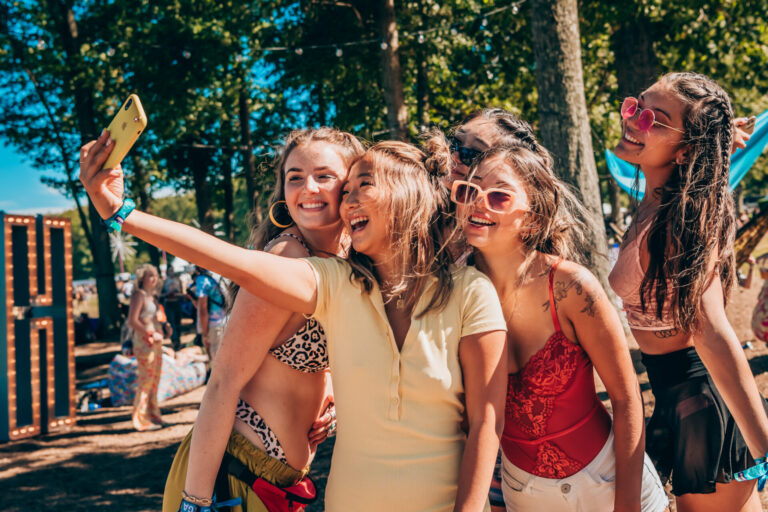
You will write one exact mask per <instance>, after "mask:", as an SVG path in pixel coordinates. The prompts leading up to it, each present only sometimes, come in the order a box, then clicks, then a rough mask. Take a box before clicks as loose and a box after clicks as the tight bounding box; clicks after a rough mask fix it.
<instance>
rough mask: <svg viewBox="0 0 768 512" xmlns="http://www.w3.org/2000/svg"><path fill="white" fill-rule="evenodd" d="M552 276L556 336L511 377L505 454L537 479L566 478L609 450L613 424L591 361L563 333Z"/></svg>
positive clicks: (505, 422) (503, 447) (550, 293)
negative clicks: (596, 383) (606, 442)
mask: <svg viewBox="0 0 768 512" xmlns="http://www.w3.org/2000/svg"><path fill="white" fill-rule="evenodd" d="M556 268H557V263H556V264H555V265H553V266H552V268H551V269H550V271H549V309H550V311H551V312H552V321H553V322H554V324H555V333H554V334H553V335H552V336H551V337H550V338H549V339H548V340H547V342H546V344H545V345H544V346H543V347H542V348H541V350H539V351H538V352H536V353H535V354H534V355H533V356H532V357H531V359H530V360H529V361H528V362H527V363H526V364H525V366H523V368H521V369H520V371H519V372H517V373H513V374H510V375H509V386H508V388H507V403H506V408H505V421H504V434H503V436H502V440H501V447H502V449H503V450H504V455H506V457H507V458H508V459H509V460H510V461H511V462H512V463H513V464H514V465H515V466H517V467H519V468H520V469H523V470H525V471H527V472H528V473H531V474H533V475H536V476H541V477H545V478H565V477H567V476H570V475H573V474H574V473H577V472H578V471H579V470H581V469H582V468H583V467H584V466H586V465H587V464H589V462H590V461H591V460H592V459H594V458H595V456H596V455H597V454H598V452H599V451H600V449H601V448H602V447H603V445H605V441H606V440H607V439H608V435H609V433H610V429H611V419H610V416H609V415H608V413H607V412H606V410H605V408H604V407H603V405H602V404H601V403H600V400H598V398H597V393H596V391H595V380H594V376H593V372H592V362H591V361H590V359H589V357H588V356H587V354H586V353H585V352H584V350H583V349H582V348H581V346H580V345H578V344H576V343H574V342H572V341H570V340H569V339H568V338H566V336H565V335H564V334H563V332H562V331H561V330H560V322H559V321H558V319H557V310H556V309H555V299H554V294H553V292H552V280H553V278H554V274H555V269H556Z"/></svg>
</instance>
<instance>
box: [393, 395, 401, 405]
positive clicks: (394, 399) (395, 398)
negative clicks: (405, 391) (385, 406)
mask: <svg viewBox="0 0 768 512" xmlns="http://www.w3.org/2000/svg"><path fill="white" fill-rule="evenodd" d="M399 401H400V399H399V398H397V397H394V398H393V399H392V403H393V404H397V402H399Z"/></svg>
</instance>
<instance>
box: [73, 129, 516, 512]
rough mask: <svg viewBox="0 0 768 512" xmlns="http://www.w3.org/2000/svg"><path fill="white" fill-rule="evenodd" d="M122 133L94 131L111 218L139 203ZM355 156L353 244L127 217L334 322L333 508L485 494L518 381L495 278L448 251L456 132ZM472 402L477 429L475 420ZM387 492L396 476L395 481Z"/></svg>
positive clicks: (157, 240)
mask: <svg viewBox="0 0 768 512" xmlns="http://www.w3.org/2000/svg"><path fill="white" fill-rule="evenodd" d="M108 140H109V139H108V137H107V136H104V137H102V138H100V139H99V140H98V141H94V142H92V143H89V144H88V145H86V146H84V147H83V150H82V151H83V153H84V154H83V155H82V156H83V163H82V165H81V181H82V182H83V184H84V185H85V188H86V190H87V191H88V193H89V195H90V196H91V198H92V200H93V201H94V204H95V205H97V208H98V210H99V212H100V214H101V215H102V217H104V218H106V219H111V218H112V217H113V216H114V214H115V213H116V212H118V213H119V212H120V211H121V210H122V213H125V204H124V202H123V199H122V194H123V180H122V171H121V170H120V169H119V168H116V169H109V170H101V163H102V162H103V161H104V159H105V158H106V155H107V154H108V153H109V150H110V144H109V143H108ZM427 146H428V147H429V148H430V151H429V152H428V153H424V152H422V151H421V150H419V149H417V148H416V147H414V146H411V145H409V144H405V143H401V142H383V143H379V144H377V145H375V146H373V147H372V148H371V149H369V150H368V151H367V152H366V153H365V155H363V157H361V158H360V159H358V160H356V161H355V162H354V163H353V164H352V167H351V170H350V174H349V178H348V180H347V183H346V184H345V185H344V189H343V199H342V203H341V218H342V220H343V222H344V224H345V226H346V227H347V229H348V230H349V231H350V236H351V241H352V250H351V251H350V255H349V257H348V259H346V260H343V259H340V258H324V259H323V258H309V259H299V260H297V259H291V258H284V257H280V256H277V255H274V254H269V253H264V252H261V251H248V250H245V249H240V248H237V247H234V246H232V245H229V244H227V243H225V242H222V241H220V240H218V239H216V238H214V237H211V236H209V235H206V234H205V233H202V232H200V231H198V230H196V229H194V228H191V227H188V226H184V225H181V224H178V223H174V222H171V221H167V220H163V219H159V218H157V217H153V216H151V215H148V214H145V213H143V212H133V213H131V214H130V215H126V216H125V217H123V219H124V223H123V226H124V229H126V230H127V231H128V232H130V233H132V234H134V235H136V236H138V237H140V238H142V239H144V240H146V241H147V242H149V243H152V244H154V245H156V246H158V247H162V248H164V249H165V250H168V251H170V252H172V253H174V254H177V255H180V256H181V257H184V258H185V259H188V260H189V261H192V262H194V263H196V264H199V265H202V266H204V267H205V268H209V269H211V270H212V271H215V272H217V273H219V274H221V275H222V276H225V277H227V278H230V279H232V280H233V281H234V282H236V283H238V284H240V285H241V286H242V287H243V288H244V289H245V290H247V291H249V292H251V293H253V294H254V295H257V296H260V297H262V298H264V299H265V300H268V301H270V302H272V303H274V304H275V305H277V306H279V307H282V308H284V309H287V310H289V311H296V312H299V313H302V314H306V315H312V316H313V317H314V318H316V319H317V320H318V321H319V322H320V323H321V324H322V325H323V327H324V328H325V331H326V334H327V337H328V354H329V359H330V367H331V372H332V374H333V378H334V395H335V401H336V408H337V413H338V420H339V427H338V439H337V442H336V446H335V451H334V456H333V462H332V465H331V473H330V476H329V479H328V486H327V488H326V504H325V505H326V510H329V511H347V510H354V509H365V510H373V511H375V510H386V511H390V510H393V509H397V510H402V511H408V510H413V511H423V510H436V511H442V510H445V511H449V510H468V511H469V510H472V511H476V510H484V509H485V507H486V505H487V491H488V486H489V484H490V479H491V472H492V469H493V461H494V458H495V456H496V452H497V449H498V441H499V434H500V431H501V427H502V423H503V420H502V412H503V403H504V393H505V384H506V382H505V381H506V356H505V351H506V347H505V335H504V331H505V330H506V326H505V322H504V318H503V315H502V313H501V308H500V305H499V301H498V297H497V295H496V292H495V290H494V288H493V286H492V284H491V283H490V281H489V280H488V279H487V278H486V277H485V276H483V275H482V274H480V273H479V272H478V271H477V270H475V269H473V268H469V267H465V268H455V267H453V266H452V265H451V261H450V257H449V255H448V253H447V251H444V250H443V248H444V245H445V243H444V239H443V238H444V234H445V232H446V229H445V223H446V216H445V215H444V213H445V208H446V206H447V199H448V198H447V194H446V190H445V188H444V187H443V186H442V184H441V180H442V179H443V177H444V176H445V175H446V174H447V172H449V170H450V154H449V150H448V148H447V147H446V146H445V143H444V139H442V136H440V137H436V138H435V139H433V140H431V141H429V143H428V145H427ZM465 409H466V413H467V418H468V423H469V432H468V433H467V434H465V433H464V431H463V430H462V428H461V424H462V419H463V413H464V411H465ZM383 489H384V490H386V492H381V491H382V490H383Z"/></svg>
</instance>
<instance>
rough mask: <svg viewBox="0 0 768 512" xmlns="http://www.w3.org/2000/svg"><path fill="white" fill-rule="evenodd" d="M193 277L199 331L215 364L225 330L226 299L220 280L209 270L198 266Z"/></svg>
mask: <svg viewBox="0 0 768 512" xmlns="http://www.w3.org/2000/svg"><path fill="white" fill-rule="evenodd" d="M193 277H194V279H195V298H196V299H197V302H196V305H197V322H198V327H199V329H198V332H199V333H200V334H201V336H202V341H203V347H204V348H205V351H206V352H207V353H208V357H209V358H210V359H211V364H213V360H214V359H215V358H216V352H217V351H218V350H219V345H220V344H221V334H222V332H223V330H224V322H225V320H226V306H227V304H226V299H225V298H224V293H223V292H222V290H221V287H220V285H219V282H218V281H217V280H216V279H215V278H214V277H213V276H211V274H210V273H209V272H208V271H207V270H205V269H203V268H200V267H196V269H195V273H194V275H193Z"/></svg>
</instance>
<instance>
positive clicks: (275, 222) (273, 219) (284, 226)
mask: <svg viewBox="0 0 768 512" xmlns="http://www.w3.org/2000/svg"><path fill="white" fill-rule="evenodd" d="M280 203H283V204H288V203H286V202H285V201H282V200H280V201H275V202H274V203H272V206H270V207H269V220H270V221H272V224H274V225H275V226H277V227H278V228H281V229H285V228H289V227H291V226H293V219H291V223H290V224H280V223H279V222H277V219H275V214H274V213H273V210H274V209H275V206H277V205H278V204H280Z"/></svg>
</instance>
